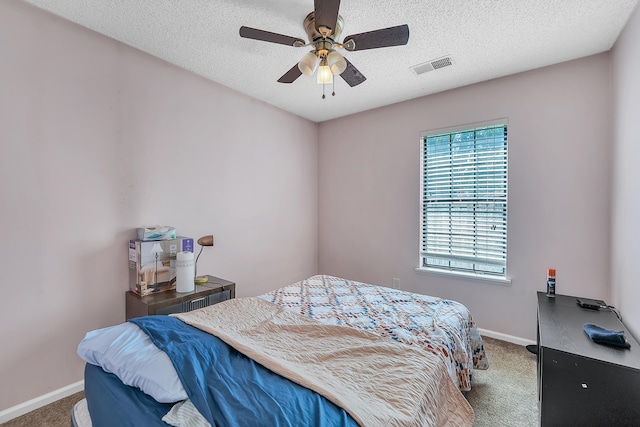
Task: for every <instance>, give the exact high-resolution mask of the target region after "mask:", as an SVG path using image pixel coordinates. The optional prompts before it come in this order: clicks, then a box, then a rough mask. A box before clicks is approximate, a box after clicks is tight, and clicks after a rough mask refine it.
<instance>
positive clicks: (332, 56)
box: [327, 50, 347, 74]
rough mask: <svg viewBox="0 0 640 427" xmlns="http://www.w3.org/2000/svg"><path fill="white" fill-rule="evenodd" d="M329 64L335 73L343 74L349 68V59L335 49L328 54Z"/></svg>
mask: <svg viewBox="0 0 640 427" xmlns="http://www.w3.org/2000/svg"><path fill="white" fill-rule="evenodd" d="M327 64H328V65H329V68H330V69H331V72H332V73H333V74H342V72H343V71H344V70H345V69H346V68H347V61H346V60H345V59H344V57H343V56H342V55H340V54H339V53H338V52H336V51H335V50H332V51H331V52H329V54H328V55H327Z"/></svg>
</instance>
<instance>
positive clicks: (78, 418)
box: [71, 398, 92, 427]
mask: <svg viewBox="0 0 640 427" xmlns="http://www.w3.org/2000/svg"><path fill="white" fill-rule="evenodd" d="M71 427H92V425H91V416H90V415H89V409H88V408H87V399H86V398H85V399H82V400H81V401H79V402H78V403H76V404H75V405H73V408H71Z"/></svg>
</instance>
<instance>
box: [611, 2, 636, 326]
mask: <svg viewBox="0 0 640 427" xmlns="http://www.w3.org/2000/svg"><path fill="white" fill-rule="evenodd" d="M612 63H613V67H612V69H613V82H614V85H613V101H614V102H613V107H614V122H613V123H614V132H615V133H614V134H615V138H614V141H615V144H614V145H615V151H614V153H615V154H614V164H615V168H614V169H613V186H612V189H613V191H612V199H613V203H612V226H611V236H612V237H611V288H612V289H611V290H612V300H613V304H614V305H616V306H618V307H620V309H621V310H622V312H623V315H624V317H623V320H624V322H625V324H626V326H627V327H628V328H629V329H630V330H631V331H632V333H633V335H634V336H635V337H636V338H637V339H640V310H639V309H638V306H639V305H640V274H639V273H638V255H639V254H640V228H638V220H640V170H639V169H638V159H640V137H639V136H638V135H639V134H638V130H639V129H638V118H639V117H640V114H639V113H640V78H639V77H638V76H640V8H636V10H635V12H634V14H633V15H632V16H631V18H630V20H629V22H628V23H627V26H626V27H625V29H624V31H623V32H622V34H621V36H620V38H619V39H618V41H617V42H616V44H615V46H614V49H613V54H612Z"/></svg>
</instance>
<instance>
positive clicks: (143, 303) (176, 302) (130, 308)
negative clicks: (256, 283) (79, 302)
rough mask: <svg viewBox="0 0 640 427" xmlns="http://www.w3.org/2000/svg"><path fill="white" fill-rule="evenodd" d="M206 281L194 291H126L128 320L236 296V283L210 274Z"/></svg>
mask: <svg viewBox="0 0 640 427" xmlns="http://www.w3.org/2000/svg"><path fill="white" fill-rule="evenodd" d="M207 277H208V278H209V281H208V282H206V283H199V284H196V286H195V289H194V290H193V291H192V292H176V291H175V290H173V291H165V292H158V293H157V294H151V295H147V296H144V297H141V296H140V295H138V294H136V293H134V292H132V291H127V293H126V316H127V320H129V319H131V318H133V317H141V316H148V315H152V314H171V313H184V312H187V311H191V310H195V309H197V308H202V307H207V306H209V305H212V304H216V303H219V302H222V301H226V300H228V299H231V298H235V297H236V284H235V283H233V282H230V281H228V280H224V279H220V278H219V277H214V276H209V275H207Z"/></svg>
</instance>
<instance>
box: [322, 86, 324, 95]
mask: <svg viewBox="0 0 640 427" xmlns="http://www.w3.org/2000/svg"><path fill="white" fill-rule="evenodd" d="M322 99H324V83H323V84H322Z"/></svg>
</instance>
